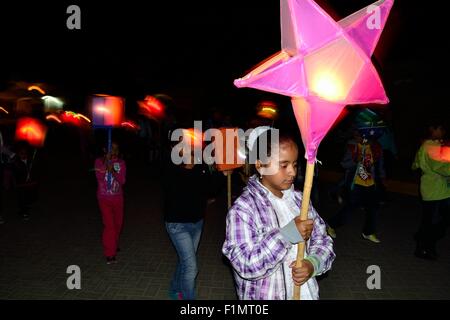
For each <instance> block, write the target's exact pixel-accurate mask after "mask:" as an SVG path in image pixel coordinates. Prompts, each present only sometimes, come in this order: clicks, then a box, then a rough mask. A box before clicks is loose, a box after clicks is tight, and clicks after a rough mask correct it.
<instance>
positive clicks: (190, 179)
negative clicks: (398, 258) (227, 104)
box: [0, 110, 450, 300]
mask: <svg viewBox="0 0 450 320" xmlns="http://www.w3.org/2000/svg"><path fill="white" fill-rule="evenodd" d="M172 120H173V121H172V122H171V123H168V124H166V125H165V126H161V124H158V125H157V126H153V127H152V126H141V128H142V130H144V131H145V132H141V138H143V139H146V138H150V139H151V140H152V141H151V142H150V143H147V144H146V145H147V146H149V148H150V149H151V150H150V151H151V153H150V156H149V158H148V160H149V161H150V162H154V161H156V159H157V161H158V162H159V163H160V164H161V165H162V175H163V176H164V179H163V181H164V183H163V184H162V186H161V188H162V191H163V195H164V199H163V203H164V206H163V208H164V209H163V211H164V223H165V228H166V231H167V235H168V237H169V238H170V240H171V242H172V244H173V247H174V249H175V252H176V253H177V257H178V260H177V264H176V269H175V270H174V274H173V277H172V280H171V282H170V284H169V290H168V294H169V296H170V298H172V299H187V300H193V299H195V298H196V278H197V275H198V272H199V268H198V261H197V251H198V247H199V245H200V240H201V234H202V230H203V225H204V217H205V211H206V207H207V205H208V203H209V202H210V201H211V200H212V199H214V198H215V197H216V196H217V194H218V193H219V192H220V191H221V190H222V189H221V186H223V185H224V183H223V182H224V180H225V175H226V174H227V173H226V172H225V173H224V174H222V173H221V172H219V171H217V170H216V169H215V167H214V165H209V166H208V165H206V164H195V161H194V152H192V154H190V155H189V154H188V155H187V157H188V158H191V160H192V161H190V162H188V163H181V164H179V165H176V164H174V163H172V161H170V156H169V155H170V152H171V151H172V150H171V148H172V147H173V146H174V142H173V141H170V134H171V132H172V131H173V130H174V129H176V128H177V127H180V126H181V125H179V123H177V122H176V121H175V119H172ZM248 126H249V127H252V128H254V129H255V130H254V132H255V134H254V135H253V138H252V139H249V141H247V145H246V147H247V151H252V149H254V148H255V146H257V145H258V144H259V143H260V137H261V135H262V134H266V135H267V134H268V132H271V131H272V130H275V128H276V121H273V120H272V121H270V120H269V121H267V119H262V118H259V119H258V118H255V119H252V120H251V121H248ZM155 127H158V134H157V135H155V134H152V133H151V128H155ZM205 127H207V128H220V127H233V125H232V123H231V118H230V117H229V116H224V115H223V114H220V112H219V111H214V112H213V113H212V116H211V118H210V119H209V120H208V121H207V122H206V126H205ZM280 132H281V134H280V136H279V140H278V141H270V139H269V141H268V142H267V148H268V154H267V158H266V159H259V158H257V160H256V162H255V163H246V165H245V166H244V167H243V168H242V169H238V170H239V171H240V175H234V177H235V179H238V182H237V183H236V184H237V185H238V186H239V187H238V188H233V190H234V197H233V199H234V203H233V205H232V206H231V208H229V210H228V214H227V217H226V230H224V232H225V242H224V244H223V248H222V252H223V255H224V256H225V257H226V258H228V260H229V262H230V265H231V266H232V268H233V272H234V279H235V284H236V290H237V295H238V297H239V298H240V299H290V298H291V297H292V295H293V290H294V286H300V287H301V289H302V290H301V297H302V299H318V283H317V281H316V279H315V278H316V276H319V275H321V274H323V273H325V272H327V271H328V270H330V269H331V266H332V263H333V261H334V258H335V253H334V250H333V241H335V239H337V237H338V229H339V227H341V226H342V225H344V224H345V223H346V222H348V220H349V219H350V217H351V215H352V212H353V211H355V210H357V209H360V208H362V209H363V211H364V214H365V222H364V225H363V226H362V232H361V237H362V238H363V239H365V240H368V241H369V242H371V243H375V244H377V243H380V242H381V240H380V239H379V237H378V235H377V231H378V230H379V228H380V226H379V225H378V216H379V212H380V210H381V209H382V206H383V204H384V203H385V201H386V194H387V193H386V179H387V178H390V176H389V173H390V172H391V170H390V168H391V166H392V163H393V161H395V159H398V155H397V148H396V147H395V142H394V137H393V131H392V129H391V128H389V126H388V125H387V124H386V123H385V122H383V120H382V119H381V118H380V117H379V115H377V114H376V113H375V112H373V111H371V110H364V111H361V112H359V113H358V114H357V115H356V117H355V118H354V122H353V125H352V127H351V132H352V134H351V137H350V138H349V139H348V141H347V142H346V145H345V153H344V156H343V158H342V161H341V163H340V165H341V167H342V170H343V178H342V180H341V181H339V182H338V183H337V184H336V185H335V186H334V187H333V188H332V189H331V191H330V193H331V194H333V195H335V196H336V199H337V200H338V203H339V204H340V209H339V210H338V211H337V212H336V213H335V214H334V215H331V217H330V218H329V219H326V220H325V219H323V218H322V217H321V215H319V213H318V212H317V211H316V209H315V207H317V203H318V202H320V201H329V199H319V197H318V189H317V187H318V186H319V182H318V179H317V177H318V174H319V172H318V170H317V169H316V171H315V183H314V185H315V186H316V189H313V194H312V196H311V200H312V202H311V203H310V205H309V212H308V218H307V219H306V220H301V219H300V217H299V212H300V207H301V203H302V192H301V191H299V190H298V189H299V188H297V187H300V189H301V183H299V181H302V177H303V174H304V172H303V170H301V169H302V168H301V167H300V165H299V163H300V159H299V154H300V152H299V150H301V145H300V144H299V143H298V137H295V136H291V135H289V133H288V132H285V131H284V130H281V131H280ZM155 137H157V139H156V140H155ZM445 137H446V131H445V127H444V125H443V124H442V123H441V122H439V121H435V122H432V123H430V124H429V125H427V128H426V135H425V136H424V140H423V141H422V143H421V146H420V148H419V149H418V151H417V154H416V156H415V158H414V161H413V163H412V167H411V168H412V170H420V172H421V179H420V196H421V199H422V220H421V223H420V226H419V227H418V230H417V232H416V233H415V236H414V239H415V241H416V243H417V246H416V250H415V252H414V254H415V256H416V257H418V258H421V259H427V260H435V259H437V258H438V253H437V252H436V243H437V242H438V241H439V239H442V238H443V237H444V235H445V231H446V228H447V226H448V223H449V210H450V205H449V204H450V162H449V159H446V155H445V153H443V151H442V150H445V148H446V144H445ZM0 138H1V158H0V159H1V164H0V181H1V189H2V191H1V192H0V223H1V224H4V223H5V219H4V218H3V217H2V215H1V210H2V202H1V200H2V198H1V196H2V194H3V193H4V190H5V187H6V188H10V186H11V185H13V186H14V188H15V190H16V196H17V212H18V214H19V215H20V217H21V218H22V219H23V220H25V221H27V220H28V219H30V216H31V215H32V206H33V204H34V203H35V202H36V201H37V199H38V197H37V194H38V193H37V191H38V186H39V183H38V182H39V177H38V176H37V175H36V170H35V162H36V159H35V158H36V149H33V148H31V147H30V146H29V145H27V144H26V143H18V144H15V145H13V144H8V143H7V142H6V141H5V140H4V139H3V137H2V136H1V135H0ZM250 140H251V141H250ZM273 150H277V152H273ZM156 155H157V157H156ZM447 156H448V155H447ZM386 159H389V160H388V161H386ZM94 166H95V176H96V179H97V199H98V208H99V212H100V214H101V217H102V221H103V226H104V228H103V235H102V244H103V251H104V257H105V260H106V263H107V264H113V263H117V258H116V257H117V252H118V251H120V234H121V232H122V225H123V218H124V214H126V213H125V212H124V197H126V192H125V193H124V191H123V185H124V184H125V182H126V172H127V165H126V163H125V161H124V159H123V158H122V157H121V156H120V149H119V144H118V143H117V142H114V143H112V147H111V149H110V150H106V149H105V150H104V153H103V155H102V156H101V157H98V158H97V159H95V164H94ZM270 166H274V167H277V169H278V170H276V173H275V174H266V172H267V171H266V170H267V167H270ZM387 167H389V170H386V169H387ZM386 172H387V173H386ZM11 181H12V183H11ZM174 199H177V200H176V201H174ZM302 242H304V243H305V245H306V248H307V249H306V256H305V258H304V260H303V262H302V264H301V266H298V265H296V264H295V261H296V252H297V247H298V244H299V243H302Z"/></svg>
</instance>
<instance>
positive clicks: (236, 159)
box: [214, 128, 245, 171]
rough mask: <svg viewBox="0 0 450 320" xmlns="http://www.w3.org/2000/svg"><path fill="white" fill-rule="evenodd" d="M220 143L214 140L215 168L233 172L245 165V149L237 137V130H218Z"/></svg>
mask: <svg viewBox="0 0 450 320" xmlns="http://www.w3.org/2000/svg"><path fill="white" fill-rule="evenodd" d="M218 130H219V131H220V133H221V137H222V141H217V140H214V144H215V148H214V152H215V159H216V168H217V170H219V171H228V170H233V169H236V168H239V167H242V166H243V165H244V164H245V149H244V147H243V144H241V142H240V140H239V136H238V130H239V129H238V128H220V129H218Z"/></svg>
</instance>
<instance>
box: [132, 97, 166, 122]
mask: <svg viewBox="0 0 450 320" xmlns="http://www.w3.org/2000/svg"><path fill="white" fill-rule="evenodd" d="M138 105H139V113H140V114H142V115H144V116H146V117H148V118H150V119H153V120H157V121H159V120H161V119H162V118H164V114H165V106H164V103H163V102H162V101H161V100H160V99H158V98H157V97H154V96H146V97H145V99H144V100H142V101H138Z"/></svg>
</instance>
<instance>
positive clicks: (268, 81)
mask: <svg viewBox="0 0 450 320" xmlns="http://www.w3.org/2000/svg"><path fill="white" fill-rule="evenodd" d="M393 3H394V1H393V0H380V1H377V2H375V3H374V4H372V5H370V6H368V7H366V8H363V9H361V10H359V11H358V12H356V13H354V14H352V15H350V16H348V17H346V18H344V19H343V20H341V21H339V22H336V21H334V20H333V19H332V18H331V17H330V16H329V15H328V14H327V13H326V12H325V11H324V10H323V9H322V8H320V6H319V5H317V4H316V3H315V2H314V1H313V0H281V47H282V50H281V52H280V53H278V54H276V55H274V56H272V57H271V58H269V59H268V60H266V61H265V62H264V63H262V64H261V65H260V66H258V67H257V68H255V69H254V70H252V71H251V72H250V73H249V74H248V75H246V76H245V77H244V78H242V79H238V80H235V82H234V83H235V85H236V86H237V87H251V88H255V89H260V90H264V91H269V92H274V93H278V94H282V95H287V96H290V97H291V98H292V106H293V108H294V114H295V117H296V119H297V123H298V126H299V127H300V132H301V135H302V140H303V144H304V146H305V150H306V154H305V158H306V159H307V166H306V172H305V185H304V188H303V200H302V203H301V212H300V218H301V219H302V220H306V219H307V217H308V207H309V199H310V194H311V187H312V179H313V175H314V164H315V161H316V155H317V150H318V147H319V144H320V142H321V141H322V139H323V137H324V136H325V135H326V134H327V132H328V131H329V130H330V128H331V126H332V125H333V123H334V122H335V121H336V119H337V118H338V117H339V115H340V114H341V113H342V111H343V109H344V108H345V106H346V105H348V104H367V103H382V104H386V103H388V101H389V100H388V98H387V97H386V93H385V91H384V88H383V85H382V83H381V80H380V77H379V76H378V74H377V72H376V70H375V68H374V66H373V65H372V63H371V60H370V57H371V55H372V54H373V51H374V49H375V46H376V44H377V42H378V40H379V38H380V34H381V32H382V30H383V28H384V25H385V23H386V20H387V17H388V15H389V12H390V10H391V7H392V5H393ZM304 252H305V243H304V242H301V243H299V244H298V252H297V261H296V266H297V267H300V266H301V265H302V260H303V256H304ZM300 293H301V290H300V287H299V286H296V285H294V299H295V300H299V299H300V297H301V294H300Z"/></svg>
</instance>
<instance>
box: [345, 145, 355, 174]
mask: <svg viewBox="0 0 450 320" xmlns="http://www.w3.org/2000/svg"><path fill="white" fill-rule="evenodd" d="M355 148H357V145H354V144H350V143H349V144H348V145H347V146H346V149H345V153H344V156H343V157H342V160H341V166H342V168H344V169H350V168H352V167H354V166H355V164H356V158H355V157H356V152H355V150H354V149H355Z"/></svg>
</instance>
